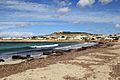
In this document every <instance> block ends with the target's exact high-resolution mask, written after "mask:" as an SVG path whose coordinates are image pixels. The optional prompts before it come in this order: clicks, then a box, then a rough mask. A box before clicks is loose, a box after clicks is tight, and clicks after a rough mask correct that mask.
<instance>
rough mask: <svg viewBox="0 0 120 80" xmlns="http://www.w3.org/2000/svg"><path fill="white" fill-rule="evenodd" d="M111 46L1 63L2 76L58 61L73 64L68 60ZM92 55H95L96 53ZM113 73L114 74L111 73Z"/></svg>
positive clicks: (108, 48) (106, 58)
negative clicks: (14, 62)
mask: <svg viewBox="0 0 120 80" xmlns="http://www.w3.org/2000/svg"><path fill="white" fill-rule="evenodd" d="M111 46H113V45H108V44H101V45H95V46H92V47H87V48H81V49H73V50H68V51H65V52H59V54H55V53H54V54H51V55H47V56H46V55H43V56H42V57H39V58H33V59H26V60H25V61H23V62H21V63H18V64H5V65H0V78H3V77H6V76H10V75H13V74H17V73H21V72H24V71H26V70H29V69H36V68H44V67H48V66H49V65H54V64H56V63H58V62H59V63H64V64H71V62H68V61H74V59H75V58H76V57H81V56H86V55H88V54H90V53H96V52H105V51H106V50H112V48H111ZM118 48H119V47H118ZM106 54H112V53H106ZM104 55H105V54H104ZM90 56H91V55H90ZM92 56H93V57H94V55H92ZM95 57H99V56H95ZM100 58H102V59H105V61H106V62H107V61H110V60H112V59H113V58H111V57H110V58H109V56H108V57H106V56H104V57H100ZM81 59H82V58H81ZM91 59H92V58H91ZM72 64H76V65H81V66H84V67H87V66H88V65H92V64H93V63H90V64H83V63H80V64H78V63H77V62H75V63H72ZM99 65H103V63H100V64H99ZM111 75H114V74H112V73H111ZM64 78H65V79H66V78H71V77H69V76H67V77H64ZM41 80H44V79H41ZM66 80H67V79H66ZM68 80H69V79H68ZM72 80H74V79H72ZM96 80H97V79H96Z"/></svg>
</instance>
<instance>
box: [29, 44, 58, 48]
mask: <svg viewBox="0 0 120 80" xmlns="http://www.w3.org/2000/svg"><path fill="white" fill-rule="evenodd" d="M57 46H59V44H53V45H42V46H30V48H52V47H57Z"/></svg>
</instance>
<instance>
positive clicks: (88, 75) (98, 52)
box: [0, 45, 120, 80]
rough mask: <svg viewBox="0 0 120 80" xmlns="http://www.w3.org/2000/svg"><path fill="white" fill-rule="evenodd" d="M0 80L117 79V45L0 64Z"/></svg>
mask: <svg viewBox="0 0 120 80" xmlns="http://www.w3.org/2000/svg"><path fill="white" fill-rule="evenodd" d="M0 80H120V45H113V46H106V45H103V46H100V47H91V48H88V49H86V50H71V51H69V52H64V53H63V54H62V55H50V56H47V57H42V58H36V59H32V60H26V61H24V62H21V63H16V64H4V65H0Z"/></svg>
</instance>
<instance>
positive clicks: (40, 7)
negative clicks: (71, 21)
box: [0, 0, 50, 12]
mask: <svg viewBox="0 0 120 80" xmlns="http://www.w3.org/2000/svg"><path fill="white" fill-rule="evenodd" d="M0 3H1V4H5V5H6V6H5V7H6V8H10V9H17V10H22V11H23V10H26V11H36V12H48V11H49V8H50V6H47V5H44V4H38V3H32V2H31V3H30V2H24V1H17V0H13V1H12V0H3V1H1V2H0Z"/></svg>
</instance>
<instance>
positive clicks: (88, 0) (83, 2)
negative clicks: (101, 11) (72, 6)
mask: <svg viewBox="0 0 120 80" xmlns="http://www.w3.org/2000/svg"><path fill="white" fill-rule="evenodd" d="M94 3H95V0H79V1H78V3H77V5H78V6H81V7H85V6H91V5H92V4H94Z"/></svg>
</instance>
